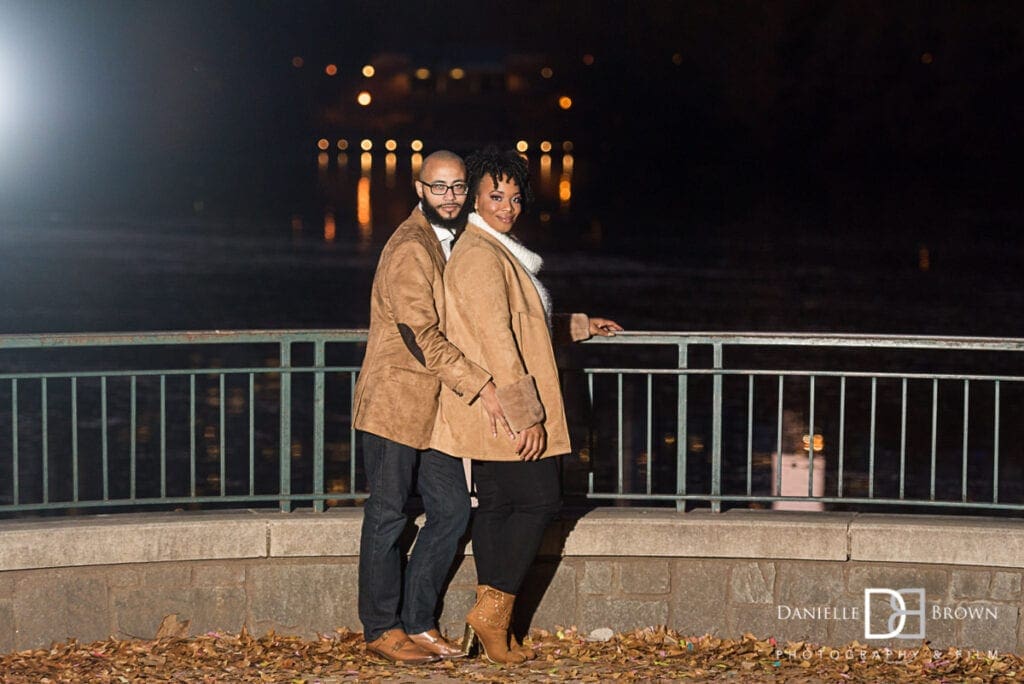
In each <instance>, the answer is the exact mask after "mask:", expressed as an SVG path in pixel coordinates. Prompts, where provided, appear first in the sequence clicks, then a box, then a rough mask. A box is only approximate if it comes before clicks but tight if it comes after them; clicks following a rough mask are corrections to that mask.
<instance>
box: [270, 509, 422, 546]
mask: <svg viewBox="0 0 1024 684" xmlns="http://www.w3.org/2000/svg"><path fill="white" fill-rule="evenodd" d="M421 524H422V523H421ZM362 525H363V510H362V509H361V508H332V509H330V510H329V511H328V512H326V513H312V512H303V511H299V512H295V513H288V514H282V515H281V516H279V517H273V518H271V519H270V520H269V521H268V522H267V533H268V535H269V539H270V542H269V549H270V556H271V558H283V557H300V556H311V557H324V556H358V555H359V536H360V534H361V531H362Z"/></svg>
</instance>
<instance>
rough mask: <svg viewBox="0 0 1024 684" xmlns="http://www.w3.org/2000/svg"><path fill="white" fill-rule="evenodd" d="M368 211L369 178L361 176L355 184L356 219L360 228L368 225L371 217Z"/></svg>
mask: <svg viewBox="0 0 1024 684" xmlns="http://www.w3.org/2000/svg"><path fill="white" fill-rule="evenodd" d="M372 218H373V217H372V215H371V213H370V178H369V177H368V176H363V177H362V178H360V179H359V185H358V186H356V220H357V221H359V225H360V227H362V228H366V227H368V226H369V225H370V220H371V219H372Z"/></svg>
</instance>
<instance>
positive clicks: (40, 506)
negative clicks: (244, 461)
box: [0, 492, 370, 513]
mask: <svg viewBox="0 0 1024 684" xmlns="http://www.w3.org/2000/svg"><path fill="white" fill-rule="evenodd" d="M369 496H370V495H369V494H368V493H361V492H356V493H354V494H350V493H341V492H339V493H337V494H326V493H325V494H256V495H255V496H249V495H248V494H238V495H234V494H232V495H228V496H195V497H192V496H169V497H166V498H162V499H161V498H156V497H155V498H152V499H109V500H107V501H101V500H90V501H50V502H48V503H32V504H18V505H17V506H0V513H6V512H13V511H41V510H52V509H62V508H102V507H104V506H110V507H111V508H116V507H118V506H159V505H161V504H182V503H245V502H253V501H266V502H268V503H269V502H277V501H280V500H281V499H286V500H289V501H314V500H319V501H334V500H337V501H357V500H360V499H366V498H367V497H369Z"/></svg>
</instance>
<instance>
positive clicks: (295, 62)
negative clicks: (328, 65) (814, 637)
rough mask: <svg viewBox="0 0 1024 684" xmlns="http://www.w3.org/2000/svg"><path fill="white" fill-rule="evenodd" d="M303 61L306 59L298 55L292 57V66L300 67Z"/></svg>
mask: <svg viewBox="0 0 1024 684" xmlns="http://www.w3.org/2000/svg"><path fill="white" fill-rule="evenodd" d="M305 63H306V60H304V59H302V57H299V56H298V55H295V56H294V57H292V66H293V67H295V68H296V69H301V68H302V65H303V64H305Z"/></svg>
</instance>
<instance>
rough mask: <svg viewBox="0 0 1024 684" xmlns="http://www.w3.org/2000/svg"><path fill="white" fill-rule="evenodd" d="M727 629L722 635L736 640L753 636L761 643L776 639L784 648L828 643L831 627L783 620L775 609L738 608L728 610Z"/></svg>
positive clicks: (811, 621) (816, 622) (738, 605)
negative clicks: (794, 644) (799, 643)
mask: <svg viewBox="0 0 1024 684" xmlns="http://www.w3.org/2000/svg"><path fill="white" fill-rule="evenodd" d="M727 614H728V628H727V629H724V630H723V631H722V634H723V635H728V636H731V637H733V638H737V637H740V636H742V635H743V634H744V633H746V632H750V633H751V634H753V635H754V636H756V637H757V638H758V639H766V638H768V637H770V636H774V637H775V639H776V640H777V641H778V642H779V643H780V644H781V643H785V642H786V641H813V642H815V643H822V642H824V641H825V637H826V633H827V629H828V625H827V622H826V621H823V620H806V619H796V618H787V619H780V618H779V612H778V609H777V607H776V606H774V605H764V604H736V605H732V606H730V607H729V609H728V611H727Z"/></svg>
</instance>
